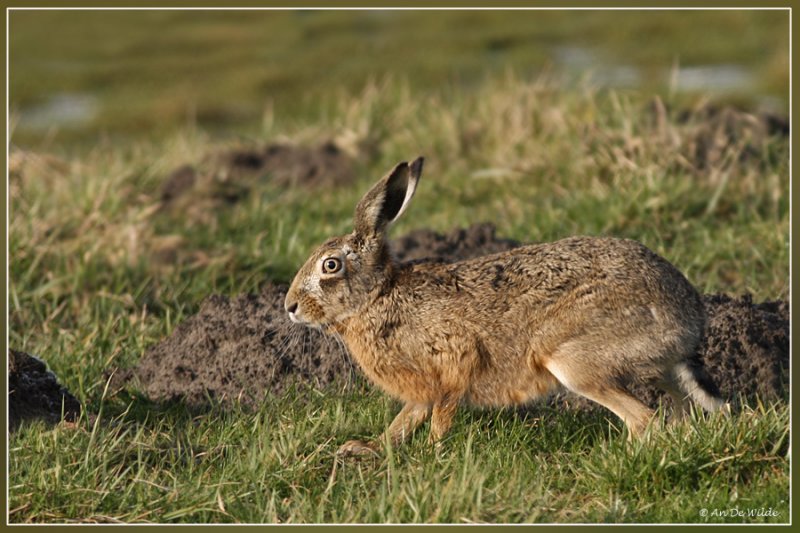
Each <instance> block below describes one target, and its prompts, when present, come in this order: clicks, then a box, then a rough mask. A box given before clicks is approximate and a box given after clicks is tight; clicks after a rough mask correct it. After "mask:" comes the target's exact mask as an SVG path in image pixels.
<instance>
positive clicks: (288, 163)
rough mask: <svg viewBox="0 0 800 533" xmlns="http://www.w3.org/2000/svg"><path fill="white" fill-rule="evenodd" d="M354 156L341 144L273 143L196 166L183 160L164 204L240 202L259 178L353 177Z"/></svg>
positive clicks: (286, 181)
mask: <svg viewBox="0 0 800 533" xmlns="http://www.w3.org/2000/svg"><path fill="white" fill-rule="evenodd" d="M354 179H355V169H354V160H353V158H352V157H351V156H350V155H349V154H348V153H347V152H346V151H345V150H344V149H343V148H341V147H340V146H339V145H338V144H336V143H335V142H333V141H326V142H323V143H321V144H319V145H316V146H302V145H295V144H289V143H271V144H267V145H266V146H263V147H246V148H235V149H230V150H227V151H223V152H221V153H218V154H214V155H211V156H209V157H207V158H206V160H205V161H203V162H201V163H200V164H199V165H198V166H197V167H195V166H194V165H182V166H180V167H178V168H176V169H175V170H173V171H172V172H171V173H170V174H169V175H168V176H167V178H166V179H165V180H164V183H163V184H162V186H161V202H162V204H163V205H164V206H165V207H172V206H175V207H177V206H184V204H185V203H186V202H189V201H198V200H201V201H203V202H204V203H206V202H213V201H216V202H218V203H221V204H225V203H228V204H230V203H236V202H238V201H239V200H241V199H242V198H244V197H245V196H246V195H247V194H248V193H249V191H250V190H251V188H252V187H253V185H254V184H255V183H257V182H258V181H260V180H264V181H267V180H268V181H270V182H272V183H275V184H278V185H281V186H287V187H289V186H292V187H297V186H300V187H323V186H336V185H343V184H347V183H350V182H352V181H353V180H354Z"/></svg>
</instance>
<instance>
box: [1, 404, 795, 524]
mask: <svg viewBox="0 0 800 533" xmlns="http://www.w3.org/2000/svg"><path fill="white" fill-rule="evenodd" d="M115 403H116V404H117V405H120V403H119V402H111V403H110V404H109V405H107V406H106V405H104V406H103V407H104V408H103V409H102V410H101V412H100V415H99V418H98V419H97V420H95V421H94V423H92V422H91V421H90V420H88V419H86V418H83V419H82V420H81V421H79V422H78V424H77V425H76V427H69V428H68V427H64V426H63V425H62V426H60V427H57V428H55V429H53V430H49V431H48V430H45V429H44V428H42V427H40V426H37V425H32V426H28V427H26V428H24V429H23V430H22V431H21V432H20V434H19V435H17V436H15V438H14V441H13V442H12V449H11V465H10V468H11V471H12V472H14V473H15V476H14V478H13V479H12V483H11V489H10V490H11V521H12V522H18V521H26V522H73V521H80V522H117V521H122V522H145V521H157V522H168V523H176V522H222V523H231V522H234V523H236V522H238V523H262V522H269V523H307V522H313V523H354V522H371V523H419V522H427V523H437V522H438V523H482V522H492V523H519V522H590V523H591V522H640V523H659V522H692V523H693V522H711V523H714V522H717V523H742V522H747V523H752V522H761V521H767V522H786V521H787V518H788V492H787V479H788V460H787V454H788V416H789V411H788V408H787V407H786V406H781V407H773V408H763V407H761V408H758V409H756V410H746V411H745V412H743V413H741V414H740V415H739V416H737V417H736V418H734V419H732V420H731V421H726V420H720V419H711V420H699V419H693V420H692V421H691V422H690V423H686V424H682V425H676V426H671V427H668V428H667V429H666V430H664V431H659V432H654V433H653V434H652V435H651V437H650V440H648V441H644V442H633V443H631V442H628V441H627V440H626V437H625V434H624V433H623V432H622V431H621V426H620V423H619V422H618V421H611V422H609V421H608V420H606V419H605V415H603V414H595V415H591V414H580V413H574V412H572V413H571V412H556V411H548V410H542V411H541V412H533V413H529V414H527V415H520V414H516V413H514V412H512V411H500V412H471V411H464V412H462V413H461V415H460V416H459V417H458V419H457V422H456V425H455V428H454V431H453V433H452V435H451V436H450V437H448V438H447V439H446V441H445V446H444V448H443V451H441V452H439V453H437V452H434V451H433V449H432V448H430V447H429V446H428V445H427V443H426V442H425V437H426V435H425V433H426V432H425V431H421V432H420V433H419V434H418V435H416V436H415V437H414V439H413V440H412V442H411V443H410V444H409V445H408V446H405V447H403V448H401V449H394V450H390V451H389V452H388V453H387V455H386V456H385V457H384V458H382V459H378V460H361V461H349V462H341V461H338V460H336V459H335V458H334V454H335V450H336V448H337V446H338V445H339V444H341V442H342V441H343V439H344V438H346V436H348V435H349V436H353V435H358V434H362V433H363V434H367V435H368V434H372V433H374V432H375V431H376V430H377V429H378V428H380V427H382V426H383V425H384V424H385V423H387V421H388V420H390V417H391V414H392V410H393V409H395V408H396V407H395V406H394V405H392V403H391V402H390V401H388V400H386V399H384V398H383V397H382V396H380V395H379V394H378V393H370V394H367V395H346V394H343V395H338V396H333V397H331V396H329V395H325V394H319V393H317V394H314V393H312V394H310V395H308V396H307V397H306V398H305V401H302V402H301V401H298V398H297V396H290V397H286V398H277V399H272V400H270V401H269V402H265V403H264V404H262V406H261V408H260V409H259V410H258V411H257V412H249V411H240V410H237V409H233V410H222V409H219V408H213V407H212V408H210V409H209V410H208V411H207V412H203V413H196V414H194V415H193V414H190V413H188V412H187V411H186V410H185V409H183V408H182V407H180V406H178V405H173V406H163V405H151V404H149V403H148V402H147V401H146V400H143V399H140V398H139V399H132V400H131V402H130V403H128V404H127V406H126V408H125V411H124V412H121V413H117V412H114V407H113V404H115ZM117 409H118V407H117ZM733 508H738V509H740V510H742V512H748V510H750V509H753V510H760V509H762V508H763V509H764V510H766V509H769V508H772V509H773V510H775V511H776V512H777V513H779V514H778V515H777V516H774V517H761V518H758V517H755V518H736V519H726V518H723V517H715V516H706V517H703V516H702V515H701V514H700V513H701V510H702V509H706V510H708V511H709V514H711V513H713V511H714V510H715V509H717V510H720V511H730V509H733ZM756 512H757V511H756ZM762 514H763V511H762Z"/></svg>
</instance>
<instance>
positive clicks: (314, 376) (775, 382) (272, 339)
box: [134, 224, 789, 409]
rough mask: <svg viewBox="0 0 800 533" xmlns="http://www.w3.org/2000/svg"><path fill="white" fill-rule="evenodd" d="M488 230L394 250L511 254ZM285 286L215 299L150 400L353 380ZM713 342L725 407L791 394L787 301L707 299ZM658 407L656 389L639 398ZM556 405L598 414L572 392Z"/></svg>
mask: <svg viewBox="0 0 800 533" xmlns="http://www.w3.org/2000/svg"><path fill="white" fill-rule="evenodd" d="M516 245H517V243H516V242H515V241H511V240H505V239H499V238H497V237H496V235H495V228H494V227H493V226H492V225H490V224H476V225H473V226H471V227H469V228H464V229H456V230H453V231H452V232H450V233H448V234H438V233H435V232H431V231H428V230H419V231H414V232H411V233H409V234H407V235H405V236H402V237H400V238H398V239H396V240H395V241H394V242H393V243H392V248H393V250H394V252H395V254H396V255H397V256H398V257H399V258H400V259H401V260H404V261H410V260H432V261H445V262H449V261H456V260H461V259H466V258H470V257H476V256H479V255H484V254H487V253H493V252H498V251H503V250H508V249H511V248H513V247H514V246H516ZM286 290H287V288H286V286H282V285H267V286H266V287H265V288H264V289H263V290H262V292H261V293H260V294H245V295H241V296H238V297H236V298H234V299H229V298H227V297H224V296H218V295H214V296H210V297H209V298H207V299H206V300H205V301H204V302H203V304H202V306H201V309H200V311H199V312H198V313H197V314H196V315H195V316H193V317H190V318H189V319H188V320H186V321H185V322H183V323H182V324H181V325H179V326H178V328H176V330H175V332H174V333H173V334H172V335H171V336H170V337H169V338H167V339H165V340H163V341H162V342H160V343H159V344H157V345H155V346H154V347H153V348H151V349H150V350H149V351H148V352H147V353H146V354H145V355H144V357H143V358H142V360H141V362H140V364H139V366H138V367H137V368H136V369H135V372H134V374H135V375H136V377H137V379H138V381H139V382H140V385H141V387H142V389H143V390H144V392H145V393H146V394H147V395H149V396H150V397H151V398H153V399H167V398H169V399H174V398H182V399H184V400H185V401H186V402H188V403H190V404H194V403H202V402H204V401H206V399H207V397H213V398H217V399H223V400H233V399H237V398H238V399H241V400H242V401H244V402H245V403H247V402H252V401H257V400H258V399H259V398H261V397H262V395H263V394H264V393H266V392H272V393H275V394H281V393H282V392H284V391H285V390H286V389H287V387H288V386H289V385H291V384H298V385H308V386H313V387H325V386H328V385H336V384H346V383H352V377H353V375H354V374H353V373H354V365H353V363H352V362H351V360H350V358H349V357H348V356H347V355H346V353H345V351H344V349H343V347H342V345H341V344H340V343H339V342H337V341H336V340H335V339H332V338H330V337H328V336H326V335H323V334H322V333H320V332H318V331H316V330H313V329H309V328H304V327H301V326H297V325H294V324H292V323H291V322H290V321H289V320H288V318H287V316H286V313H285V311H284V310H283V299H284V296H285V293H286ZM704 303H705V306H706V311H707V315H708V327H707V335H706V338H705V340H704V342H703V344H702V345H701V348H700V356H701V358H702V359H703V360H704V361H705V364H706V367H707V369H708V371H709V373H710V374H711V377H712V378H713V380H714V381H715V382H716V384H717V385H718V386H719V389H720V391H721V393H722V395H723V396H724V397H725V398H726V399H728V400H734V401H736V400H741V401H744V402H752V401H754V400H755V398H756V396H758V397H760V398H761V399H762V400H766V401H773V400H785V399H786V398H787V396H788V392H787V391H788V361H789V326H788V324H789V321H788V320H789V309H788V303H787V302H764V303H761V304H755V303H753V301H752V299H751V298H750V297H749V296H744V297H741V298H733V297H730V296H725V295H706V296H705V297H704ZM637 393H638V395H639V396H640V397H641V398H642V399H643V400H645V401H647V402H648V403H650V404H651V405H654V406H655V405H656V404H657V403H658V402H659V399H660V398H661V395H660V393H658V392H657V391H656V390H654V389H647V390H640V391H637ZM549 402H550V403H551V404H564V403H566V404H568V405H570V406H571V407H574V408H578V409H591V408H596V406H594V405H593V404H591V402H589V401H588V400H583V399H580V398H577V397H574V396H572V395H569V394H564V393H562V394H558V395H555V396H553V397H551V398H550V400H549Z"/></svg>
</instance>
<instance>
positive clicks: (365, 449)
mask: <svg viewBox="0 0 800 533" xmlns="http://www.w3.org/2000/svg"><path fill="white" fill-rule="evenodd" d="M379 451H380V446H379V445H378V444H377V443H375V442H365V441H363V440H349V441H347V442H345V443H344V444H342V445H341V446H340V447H339V449H338V450H337V451H336V455H337V456H339V457H369V456H372V457H378V456H379V455H380V453H379Z"/></svg>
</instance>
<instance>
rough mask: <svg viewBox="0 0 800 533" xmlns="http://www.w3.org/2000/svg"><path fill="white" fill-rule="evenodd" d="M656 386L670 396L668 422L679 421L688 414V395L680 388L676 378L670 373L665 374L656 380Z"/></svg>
mask: <svg viewBox="0 0 800 533" xmlns="http://www.w3.org/2000/svg"><path fill="white" fill-rule="evenodd" d="M656 386H657V387H658V388H659V389H661V390H663V391H664V392H666V393H667V394H669V396H670V398H672V404H673V411H672V418H671V419H670V422H671V423H672V422H679V421H681V420H683V419H684V418H686V416H687V415H688V414H689V397H688V395H687V394H686V393H685V392H683V390H681V387H680V385H679V384H678V381H677V378H676V377H675V376H674V375H672V374H669V375H666V376H664V377H663V378H661V379H660V380H659V381H658V382H656Z"/></svg>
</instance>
